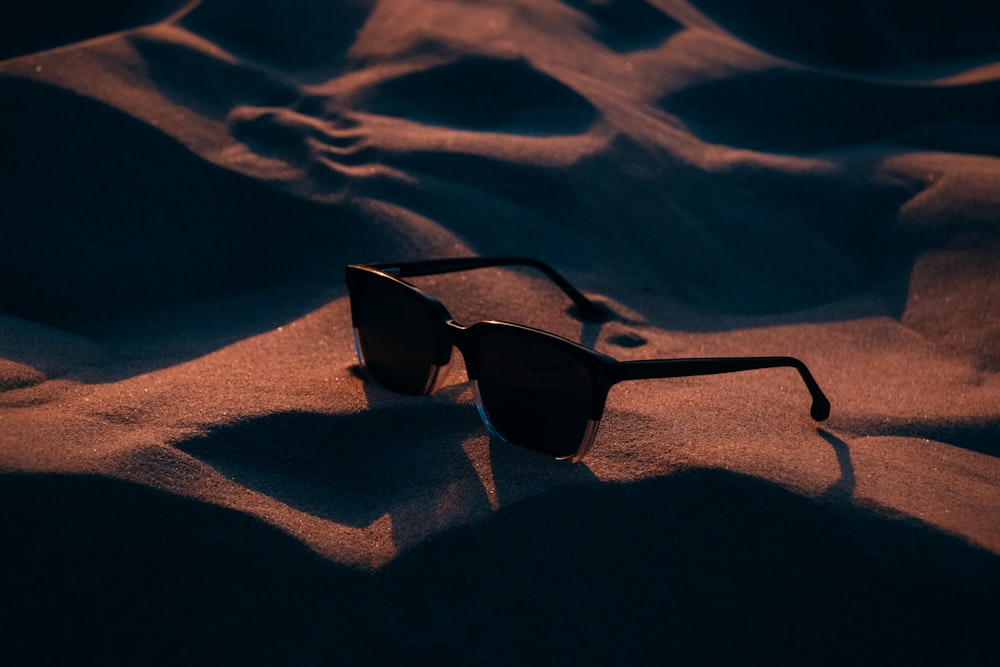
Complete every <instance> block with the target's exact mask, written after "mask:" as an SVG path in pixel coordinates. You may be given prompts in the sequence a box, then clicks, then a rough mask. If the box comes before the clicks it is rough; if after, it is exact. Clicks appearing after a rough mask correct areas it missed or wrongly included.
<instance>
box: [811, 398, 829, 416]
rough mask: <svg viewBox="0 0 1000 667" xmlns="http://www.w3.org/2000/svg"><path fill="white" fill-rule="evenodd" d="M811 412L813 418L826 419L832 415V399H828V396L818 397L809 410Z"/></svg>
mask: <svg viewBox="0 0 1000 667" xmlns="http://www.w3.org/2000/svg"><path fill="white" fill-rule="evenodd" d="M809 414H810V415H812V418H813V419H815V420H816V421H818V422H821V421H823V420H825V419H826V418H827V417H829V416H830V401H828V400H826V398H823V399H819V398H817V399H816V400H814V401H813V405H812V409H811V410H810V411H809Z"/></svg>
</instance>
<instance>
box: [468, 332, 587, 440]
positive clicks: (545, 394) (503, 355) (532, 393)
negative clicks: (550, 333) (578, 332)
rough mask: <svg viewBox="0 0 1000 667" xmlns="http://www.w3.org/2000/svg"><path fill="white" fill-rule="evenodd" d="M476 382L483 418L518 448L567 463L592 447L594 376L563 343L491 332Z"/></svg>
mask: <svg viewBox="0 0 1000 667" xmlns="http://www.w3.org/2000/svg"><path fill="white" fill-rule="evenodd" d="M478 362H479V363H478V364H477V366H478V369H479V371H478V377H477V378H476V380H475V382H474V385H473V386H474V389H475V392H476V398H477V402H478V404H479V407H480V411H481V412H482V414H483V418H484V420H485V421H486V423H487V425H488V426H489V427H490V429H491V430H492V431H493V432H494V434H495V435H498V436H499V437H501V438H503V439H504V440H507V441H508V442H511V443H513V444H516V445H520V446H522V447H526V448H528V449H532V450H535V451H537V452H541V453H543V454H548V455H550V456H554V457H556V458H568V457H571V456H573V455H574V454H576V453H577V452H578V451H579V450H580V449H581V447H585V446H586V445H588V444H589V440H590V439H591V438H592V437H593V432H594V429H595V428H596V426H597V422H596V420H594V419H592V414H591V412H592V405H593V384H592V381H591V377H590V372H589V370H588V369H587V367H586V366H584V364H583V363H581V362H580V360H579V359H578V358H577V357H575V356H574V355H572V354H570V353H569V352H568V351H567V350H566V349H565V347H564V346H562V345H560V344H559V343H558V341H552V340H548V339H546V338H545V337H543V336H538V335H533V334H531V333H530V332H523V331H517V330H512V331H502V330H498V331H490V332H487V333H486V334H484V335H483V336H482V339H481V341H480V345H479V359H478Z"/></svg>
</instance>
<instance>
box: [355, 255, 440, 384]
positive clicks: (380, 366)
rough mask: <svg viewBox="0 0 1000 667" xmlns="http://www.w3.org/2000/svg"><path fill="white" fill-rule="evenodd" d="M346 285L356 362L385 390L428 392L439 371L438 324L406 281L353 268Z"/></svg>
mask: <svg viewBox="0 0 1000 667" xmlns="http://www.w3.org/2000/svg"><path fill="white" fill-rule="evenodd" d="M348 288H349V290H350V295H351V312H352V316H353V319H354V342H355V345H356V346H357V352H358V361H359V362H360V363H361V365H362V366H363V367H364V368H365V369H366V370H367V371H368V372H369V373H370V374H371V375H372V377H374V378H375V379H376V380H377V381H378V382H379V383H380V384H382V385H383V386H385V387H386V388H387V389H391V390H393V391H398V392H400V393H404V394H417V395H420V394H426V393H428V392H429V391H430V390H431V388H432V386H433V384H434V380H435V378H436V377H437V375H438V370H439V369H438V366H436V365H435V363H434V351H435V348H436V342H437V340H436V338H437V335H438V332H439V330H440V328H439V323H438V322H437V321H436V319H435V318H434V316H433V313H432V312H431V310H430V309H429V308H428V307H427V304H425V303H424V301H423V300H422V299H421V298H420V296H419V295H418V294H415V293H414V292H413V291H412V290H410V289H409V288H407V287H406V285H401V284H399V283H397V282H395V281H393V280H391V279H389V278H385V277H384V276H379V275H378V274H375V273H370V272H367V271H355V272H354V273H353V274H352V275H351V276H350V279H349V281H348Z"/></svg>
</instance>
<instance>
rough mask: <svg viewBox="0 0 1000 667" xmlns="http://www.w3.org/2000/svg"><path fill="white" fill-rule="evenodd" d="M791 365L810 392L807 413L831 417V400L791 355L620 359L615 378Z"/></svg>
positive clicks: (734, 370)
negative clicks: (645, 359)
mask: <svg viewBox="0 0 1000 667" xmlns="http://www.w3.org/2000/svg"><path fill="white" fill-rule="evenodd" d="M785 367H788V368H794V369H795V370H797V371H798V372H799V375H801V376H802V381H803V382H805V385H806V387H807V388H808V389H809V393H810V394H811V395H812V408H811V409H810V411H809V414H810V415H812V418H813V419H815V420H816V421H823V420H824V419H826V418H827V417H829V416H830V401H829V399H827V397H826V396H825V395H824V394H823V390H821V389H820V388H819V384H817V382H816V379H815V378H814V377H813V376H812V373H810V372H809V369H808V368H806V365H805V364H804V363H802V362H801V361H799V360H798V359H795V358H794V357H728V358H726V357H722V358H714V359H713V358H709V359H657V360H650V361H623V362H621V366H620V367H619V372H618V374H617V375H618V377H616V381H622V380H648V379H652V378H672V377H686V376H691V375H716V374H719V373H738V372H740V371H753V370H758V369H761V368H785Z"/></svg>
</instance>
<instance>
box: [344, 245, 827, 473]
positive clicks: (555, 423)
mask: <svg viewBox="0 0 1000 667" xmlns="http://www.w3.org/2000/svg"><path fill="white" fill-rule="evenodd" d="M494 266H526V267H533V268H535V269H537V270H539V271H541V272H542V273H543V274H545V276H546V277H548V278H549V279H550V280H552V282H554V283H555V284H556V285H557V286H559V288H560V289H562V291H563V292H565V294H566V295H567V296H568V297H569V298H570V299H571V300H572V301H573V303H574V304H575V306H576V310H577V313H578V315H579V316H580V318H581V319H583V320H586V321H597V322H601V321H605V320H606V319H607V315H606V314H605V312H604V311H603V310H602V309H601V308H599V307H598V306H596V305H595V304H594V303H593V302H592V301H590V300H589V299H587V297H585V296H584V295H583V294H582V293H581V292H580V291H578V290H577V289H576V288H574V287H573V286H572V285H571V284H570V283H569V282H568V281H567V280H566V279H565V278H564V277H562V276H561V275H560V274H559V273H557V272H556V271H555V270H554V269H552V267H550V266H549V265H548V264H545V263H544V262H541V261H539V260H537V259H532V258H526V257H467V258H454V259H434V260H426V261H418V262H403V263H380V264H351V265H349V266H348V267H347V270H346V276H345V277H346V280H347V289H348V293H349V295H350V302H351V319H352V323H353V327H354V345H355V351H356V352H357V355H358V362H359V363H360V364H361V366H362V367H363V368H364V369H365V370H366V371H367V373H368V374H369V375H370V376H371V377H372V378H374V379H375V380H376V381H378V382H379V383H380V384H381V385H383V386H384V387H386V388H387V389H390V390H392V391H395V392H400V393H403V394H413V395H418V396H422V395H427V394H431V393H433V392H434V391H435V390H436V389H437V388H438V387H439V386H440V385H441V383H442V381H443V380H444V377H445V375H446V373H447V370H448V364H449V362H450V361H451V354H452V348H455V347H457V348H458V349H459V350H460V351H461V353H462V356H463V357H464V358H465V367H466V370H467V372H468V376H469V381H470V384H471V385H472V395H473V397H474V399H475V402H476V407H477V408H478V409H479V415H480V416H481V417H482V419H483V422H484V423H485V424H486V428H487V429H488V430H489V432H490V433H492V434H493V435H494V436H496V437H498V438H500V439H502V440H505V441H507V442H510V443H513V444H516V445H520V446H522V447H526V448H527V449H531V450H534V451H536V452H541V453H543V454H548V455H550V456H553V457H555V458H557V459H570V460H572V461H579V460H581V459H582V458H583V457H584V456H585V455H586V454H587V451H588V450H589V449H590V446H591V445H592V444H593V442H594V434H595V433H596V432H597V426H598V424H599V423H600V421H601V416H602V414H603V412H604V404H605V401H606V400H607V396H608V391H609V390H610V389H611V387H612V386H614V385H615V384H617V383H619V382H624V381H627V380H647V379H652V378H672V377H684V376H692V375H713V374H717V373H733V372H738V371H749V370H757V369H762V368H778V367H790V368H794V369H795V370H797V371H798V372H799V375H801V376H802V380H803V381H804V382H805V385H806V387H807V388H808V389H809V393H810V394H811V395H812V409H811V411H810V414H811V415H812V417H813V419H815V420H817V421H822V420H824V419H826V418H827V417H828V416H829V414H830V402H829V401H828V400H827V398H826V396H824V395H823V392H822V391H821V390H820V388H819V385H818V384H816V380H815V379H813V376H812V374H811V373H810V372H809V369H808V368H806V366H805V364H803V363H802V362H801V361H799V360H798V359H795V358H792V357H729V358H724V357H720V358H708V359H652V360H648V361H618V360H617V359H614V358H612V357H609V356H608V355H605V354H601V353H600V352H597V351H596V350H593V349H590V348H588V347H584V346H583V345H579V344H577V343H574V342H573V341H571V340H569V339H566V338H563V337H561V336H557V335H555V334H551V333H547V332H545V331H541V330H539V329H533V328H530V327H526V326H521V325H518V324H512V323H509V322H496V321H485V322H476V323H475V324H472V325H470V326H463V325H461V324H459V323H457V322H456V321H455V320H454V319H453V318H452V316H451V315H450V314H449V313H448V311H447V309H445V307H444V305H442V303H441V302H440V301H438V300H437V299H435V298H434V297H432V296H430V295H428V294H426V293H424V292H423V291H421V290H420V289H418V288H416V287H414V286H413V285H411V284H410V283H407V282H405V281H403V280H402V278H406V277H412V276H429V275H435V274H443V273H452V272H456V271H469V270H472V269H481V268H486V267H494Z"/></svg>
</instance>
